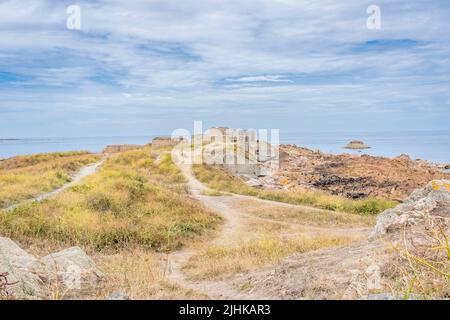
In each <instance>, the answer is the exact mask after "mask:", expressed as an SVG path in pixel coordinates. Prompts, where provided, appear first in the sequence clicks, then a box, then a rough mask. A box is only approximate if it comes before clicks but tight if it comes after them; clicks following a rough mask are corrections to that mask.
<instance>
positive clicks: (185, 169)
mask: <svg viewBox="0 0 450 320" xmlns="http://www.w3.org/2000/svg"><path fill="white" fill-rule="evenodd" d="M174 160H175V162H177V161H176V160H177V159H176V158H175V159H174ZM178 166H179V168H180V170H181V171H182V173H183V175H184V176H185V178H186V179H187V184H188V187H189V189H190V191H191V194H192V196H193V197H194V198H196V199H197V200H199V201H200V202H202V203H203V204H204V205H205V206H206V207H207V208H208V209H210V210H212V211H214V212H216V213H218V214H219V215H220V216H222V218H223V219H224V224H223V226H222V229H221V230H220V232H219V234H218V235H217V237H216V238H215V239H214V240H213V241H212V243H211V244H212V245H230V244H232V241H233V235H234V234H235V233H236V232H238V231H240V230H241V229H243V228H244V227H245V225H246V224H248V222H249V220H250V219H252V220H255V221H261V222H266V223H273V224H280V225H286V226H293V225H295V226H298V227H302V228H304V230H307V232H310V233H315V232H318V233H319V232H330V233H333V234H337V235H344V234H346V233H348V232H349V231H350V228H346V227H321V226H310V225H305V224H296V223H289V222H283V221H279V220H274V219H270V218H262V217H257V216H254V215H251V214H248V213H246V212H244V211H242V210H239V209H238V208H239V206H237V204H238V203H239V201H242V200H243V199H247V200H248V199H251V200H252V201H256V202H258V203H263V204H266V205H272V206H274V205H275V206H281V207H288V208H297V209H307V210H310V211H318V212H319V211H320V212H328V211H327V210H321V209H316V208H310V207H307V206H297V205H292V204H286V203H280V202H276V201H270V200H263V199H258V198H254V197H250V196H241V195H224V196H208V195H206V194H208V193H209V192H212V191H213V190H211V189H209V188H208V187H206V186H205V185H203V184H202V183H201V182H200V181H198V180H197V179H196V178H195V177H194V175H193V173H192V166H191V165H187V164H179V165H178ZM330 212H331V211H330ZM351 232H355V233H361V234H366V233H367V232H368V228H351ZM195 253H196V250H195V249H185V250H182V251H178V252H175V253H172V254H170V255H169V257H168V259H169V279H170V280H171V281H173V282H175V283H177V284H179V285H181V286H183V287H186V288H189V289H192V290H194V291H196V292H199V293H203V294H206V295H207V296H208V297H210V298H214V299H243V300H245V299H276V298H277V296H276V295H266V294H265V293H262V292H261V291H259V293H257V294H256V293H254V292H251V291H250V292H242V291H240V290H237V289H236V288H237V287H236V285H235V284H234V283H233V281H231V280H219V281H190V280H189V279H187V277H186V275H185V273H184V272H183V270H182V267H183V265H185V264H186V262H187V261H188V260H189V258H190V257H192V256H193V255H194V254H195Z"/></svg>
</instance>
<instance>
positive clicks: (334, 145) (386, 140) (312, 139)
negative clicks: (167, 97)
mask: <svg viewBox="0 0 450 320" xmlns="http://www.w3.org/2000/svg"><path fill="white" fill-rule="evenodd" d="M167 135H170V133H169V134H167ZM153 137H154V136H152V135H148V136H119V137H112V136H111V137H60V138H55V137H53V138H20V139H0V158H9V157H12V156H16V155H26V154H35V153H46V152H59V151H73V150H86V151H91V152H99V151H101V150H102V149H103V148H104V147H105V146H107V145H111V144H146V143H149V142H151V140H152V138H153ZM351 140H361V141H363V142H364V143H366V144H367V145H369V146H370V147H371V148H370V149H365V150H349V149H344V146H345V145H346V144H347V143H348V142H349V141H351ZM280 142H281V143H285V144H295V145H297V146H302V147H307V148H309V149H313V150H320V151H323V152H328V153H332V154H341V153H350V154H368V155H374V156H384V157H396V156H399V155H401V154H407V155H409V156H410V157H411V158H412V159H423V160H427V161H430V162H434V163H450V130H448V131H442V130H441V131H395V132H386V131H383V132H295V131H290V132H283V130H280Z"/></svg>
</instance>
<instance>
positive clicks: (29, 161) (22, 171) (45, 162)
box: [0, 152, 100, 209]
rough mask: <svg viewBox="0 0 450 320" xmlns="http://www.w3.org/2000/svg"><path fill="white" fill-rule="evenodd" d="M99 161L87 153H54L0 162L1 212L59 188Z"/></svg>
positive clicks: (96, 157) (18, 157)
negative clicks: (3, 209) (78, 172)
mask: <svg viewBox="0 0 450 320" xmlns="http://www.w3.org/2000/svg"><path fill="white" fill-rule="evenodd" d="M99 159H100V157H99V156H98V155H94V154H91V153H88V152H57V153H45V154H36V155H30V156H17V157H13V158H9V159H6V160H3V161H0V209H1V208H6V207H8V206H10V205H13V204H16V203H18V202H20V201H22V200H26V199H29V198H33V197H35V196H37V195H39V194H42V193H46V192H50V191H52V190H54V189H56V188H58V187H60V186H61V185H63V184H64V183H66V182H69V181H70V175H72V174H74V173H75V172H77V171H78V170H79V169H80V168H81V167H83V166H85V165H87V164H90V163H94V162H96V161H98V160H99Z"/></svg>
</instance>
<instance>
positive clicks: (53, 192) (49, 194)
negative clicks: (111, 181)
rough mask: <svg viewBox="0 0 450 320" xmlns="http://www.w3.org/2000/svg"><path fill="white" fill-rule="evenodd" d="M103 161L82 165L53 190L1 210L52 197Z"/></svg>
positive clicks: (79, 179) (96, 168) (92, 172)
mask: <svg viewBox="0 0 450 320" xmlns="http://www.w3.org/2000/svg"><path fill="white" fill-rule="evenodd" d="M104 161H105V160H104V159H102V160H100V161H98V162H96V163H93V164H90V165H87V166H84V167H82V168H81V169H80V170H79V171H78V172H77V173H76V174H75V175H73V176H72V177H71V180H70V182H67V183H65V184H63V185H62V186H60V187H58V188H56V189H55V190H53V191H50V192H48V193H44V194H40V195H38V196H36V197H34V198H31V199H27V200H24V201H21V202H19V203H17V204H14V205H12V206H9V207H7V208H5V209H3V210H4V211H13V210H14V209H16V208H17V207H19V206H21V205H24V204H27V203H32V202H40V201H43V200H45V199H48V198H50V197H53V196H55V195H57V194H59V193H61V192H63V191H64V190H66V189H67V188H70V187H71V186H73V185H75V184H77V183H79V182H80V181H81V180H83V179H84V178H85V177H87V176H90V175H92V174H94V173H96V172H97V170H98V168H99V167H100V166H101V165H102V163H103V162H104Z"/></svg>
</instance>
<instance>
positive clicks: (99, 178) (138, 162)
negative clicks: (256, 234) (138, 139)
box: [0, 148, 219, 250]
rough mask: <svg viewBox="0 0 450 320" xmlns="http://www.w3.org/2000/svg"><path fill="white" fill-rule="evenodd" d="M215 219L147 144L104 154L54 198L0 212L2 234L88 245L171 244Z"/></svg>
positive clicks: (210, 225) (94, 247)
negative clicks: (93, 171) (104, 157)
mask: <svg viewBox="0 0 450 320" xmlns="http://www.w3.org/2000/svg"><path fill="white" fill-rule="evenodd" d="M218 221H219V218H218V217H217V216H215V215H213V214H212V213H210V212H208V211H206V210H205V209H204V207H203V206H202V205H200V204H199V203H197V202H196V201H194V200H192V199H191V198H189V196H188V193H187V190H186V187H185V184H184V178H183V176H182V175H181V173H180V172H179V170H178V168H177V167H176V166H175V165H174V164H173V162H172V161H171V157H170V154H169V153H168V152H167V151H163V150H161V151H159V152H157V151H152V150H151V148H145V149H142V150H134V151H128V152H124V153H121V154H118V155H115V156H113V157H111V158H109V159H107V160H106V161H105V163H104V164H103V165H102V166H101V168H100V169H99V171H98V172H97V173H96V174H94V175H91V176H89V177H87V178H85V179H84V180H83V182H82V183H80V184H77V185H75V186H73V187H71V188H69V189H68V190H66V191H64V192H62V193H61V194H59V195H57V196H56V197H54V198H51V199H48V200H46V201H43V202H42V203H34V204H28V205H23V206H21V207H19V208H17V209H15V210H14V211H13V212H9V213H6V212H3V213H1V214H0V234H1V235H3V236H8V237H11V238H13V239H17V240H20V241H22V242H27V243H31V242H33V241H36V240H38V239H42V240H45V241H48V242H50V243H55V244H67V245H81V246H83V247H85V248H90V249H92V250H102V249H106V248H113V249H114V248H125V247H129V246H131V245H135V246H136V245H137V246H139V247H141V248H151V249H154V250H170V249H175V248H177V247H179V246H180V245H182V244H184V243H185V242H186V241H187V240H188V239H189V238H191V237H193V236H196V235H200V234H202V233H203V232H204V231H205V230H206V229H209V228H213V227H214V226H215V225H216V224H217V223H218Z"/></svg>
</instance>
